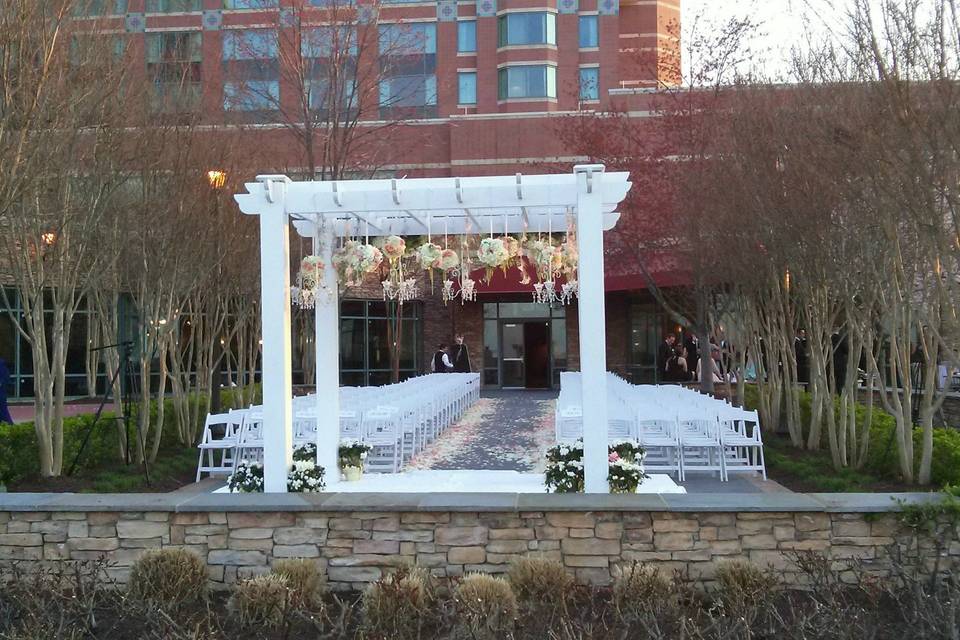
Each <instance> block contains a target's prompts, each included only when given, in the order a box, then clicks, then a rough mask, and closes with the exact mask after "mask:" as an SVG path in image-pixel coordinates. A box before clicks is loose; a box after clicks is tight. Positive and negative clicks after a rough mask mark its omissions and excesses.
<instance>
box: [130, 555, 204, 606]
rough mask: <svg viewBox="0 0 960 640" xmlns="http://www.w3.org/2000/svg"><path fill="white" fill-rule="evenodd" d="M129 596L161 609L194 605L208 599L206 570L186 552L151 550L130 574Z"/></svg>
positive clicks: (138, 560)
mask: <svg viewBox="0 0 960 640" xmlns="http://www.w3.org/2000/svg"><path fill="white" fill-rule="evenodd" d="M127 589H128V593H129V594H130V596H131V597H132V598H134V599H135V600H139V601H140V602H143V603H146V604H149V605H152V606H157V607H161V608H172V607H177V606H179V605H181V604H188V603H192V602H196V601H198V600H200V599H202V598H205V597H206V595H207V567H206V566H205V565H204V563H203V560H201V559H200V557H199V556H197V555H196V554H195V553H191V552H190V551H187V550H185V549H151V550H149V551H146V552H145V553H144V554H143V555H141V556H140V557H139V558H137V560H136V562H134V563H133V567H132V569H131V570H130V581H129V583H128V587H127Z"/></svg>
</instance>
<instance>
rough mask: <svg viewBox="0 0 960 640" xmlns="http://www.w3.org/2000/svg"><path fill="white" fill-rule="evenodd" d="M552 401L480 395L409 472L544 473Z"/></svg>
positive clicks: (699, 482)
mask: <svg viewBox="0 0 960 640" xmlns="http://www.w3.org/2000/svg"><path fill="white" fill-rule="evenodd" d="M556 397H557V394H556V392H555V391H484V392H483V397H481V398H480V400H478V401H477V402H476V403H475V404H474V405H473V406H472V407H470V408H469V409H468V410H467V411H466V412H465V413H464V415H463V417H461V419H460V420H459V421H458V422H457V423H456V424H453V425H451V426H450V427H448V428H447V430H446V431H444V432H443V434H442V435H441V436H440V437H439V438H438V439H437V441H436V442H434V443H432V444H430V445H429V446H428V447H427V449H426V450H425V451H423V452H421V453H420V454H419V455H417V456H416V457H414V459H413V460H411V461H410V463H409V464H408V465H407V468H412V469H491V470H492V469H498V470H510V471H534V472H536V471H542V470H543V468H544V464H543V452H544V451H545V450H546V449H547V447H549V446H551V445H552V444H553V442H554V432H553V410H554V409H553V407H554V400H555V399H556ZM681 485H682V486H683V487H684V488H685V489H686V490H687V493H715V494H720V493H777V492H781V491H788V489H786V488H785V487H783V486H781V485H780V484H779V483H777V482H774V481H772V480H768V481H766V482H764V481H763V480H762V479H760V478H759V477H758V476H753V475H747V474H739V475H738V474H733V475H731V476H730V480H729V481H728V482H720V481H719V480H718V479H717V478H716V477H714V476H713V475H711V474H706V473H699V474H692V475H691V476H690V478H688V479H687V480H686V481H684V482H682V483H681ZM478 490H479V491H482V488H478Z"/></svg>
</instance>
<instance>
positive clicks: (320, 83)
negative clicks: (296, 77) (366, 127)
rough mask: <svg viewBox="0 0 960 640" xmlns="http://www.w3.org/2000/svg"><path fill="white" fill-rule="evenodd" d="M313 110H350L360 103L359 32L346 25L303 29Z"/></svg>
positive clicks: (307, 82)
mask: <svg viewBox="0 0 960 640" xmlns="http://www.w3.org/2000/svg"><path fill="white" fill-rule="evenodd" d="M300 52H301V55H302V56H303V61H304V71H305V75H306V78H305V86H304V90H305V91H306V96H307V104H308V108H309V109H310V110H311V111H317V112H322V113H324V114H329V113H331V112H336V110H337V109H341V110H343V111H346V112H349V111H352V110H353V109H354V108H355V107H356V106H357V93H358V87H357V35H356V31H355V30H354V29H353V28H351V27H347V26H339V27H333V26H323V27H316V28H311V29H304V31H303V37H302V39H301V44H300Z"/></svg>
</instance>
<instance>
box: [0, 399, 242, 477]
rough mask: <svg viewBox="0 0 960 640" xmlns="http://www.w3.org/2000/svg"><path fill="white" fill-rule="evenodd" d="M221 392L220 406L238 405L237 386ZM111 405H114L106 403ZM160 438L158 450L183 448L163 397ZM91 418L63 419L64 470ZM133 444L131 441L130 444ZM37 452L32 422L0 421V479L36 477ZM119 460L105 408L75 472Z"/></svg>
mask: <svg viewBox="0 0 960 640" xmlns="http://www.w3.org/2000/svg"><path fill="white" fill-rule="evenodd" d="M221 393H222V395H221V405H222V406H223V407H233V406H239V402H240V396H239V394H240V391H239V389H224V390H223V391H222V392H221ZM254 393H255V397H259V395H260V391H259V385H258V389H257V390H255V392H254ZM109 406H110V407H112V406H113V405H112V404H111V405H109ZM164 411H165V413H166V415H165V416H164V425H163V437H162V440H161V442H160V449H161V451H170V450H176V449H182V448H183V446H182V445H181V444H180V443H179V442H177V415H176V413H175V411H174V407H173V400H171V399H170V398H167V399H165V400H164ZM150 412H151V420H152V419H153V418H155V417H156V414H157V403H156V402H152V403H151V407H150ZM135 420H136V418H135V417H134V418H133V419H132V420H131V422H130V434H131V436H132V437H136V422H135ZM93 421H94V414H92V413H91V414H84V415H79V416H72V417H68V418H64V420H63V470H64V473H66V472H67V470H68V469H69V468H70V465H71V464H72V463H73V459H74V458H75V457H76V455H77V452H78V451H79V450H80V445H81V443H82V442H83V438H84V436H85V434H86V433H87V430H88V429H89V427H90V425H91V424H92V423H93ZM131 446H133V443H131ZM39 460H40V455H39V451H38V447H37V433H36V430H35V428H34V424H33V423H32V422H21V423H18V424H13V425H11V424H0V482H2V483H4V484H11V483H15V482H19V481H22V480H25V479H28V478H33V477H36V475H37V473H38V470H39V464H40V462H39ZM118 460H119V451H118V444H117V427H116V414H114V413H113V411H104V412H103V415H101V416H100V421H99V422H98V423H97V425H96V426H95V427H94V428H93V431H92V432H91V433H90V440H89V441H88V442H87V447H86V450H85V451H84V453H83V456H82V457H81V458H80V461H79V463H78V465H77V472H78V473H83V472H84V471H90V470H93V469H98V468H102V467H104V466H110V465H112V464H114V463H116V462H117V461H118Z"/></svg>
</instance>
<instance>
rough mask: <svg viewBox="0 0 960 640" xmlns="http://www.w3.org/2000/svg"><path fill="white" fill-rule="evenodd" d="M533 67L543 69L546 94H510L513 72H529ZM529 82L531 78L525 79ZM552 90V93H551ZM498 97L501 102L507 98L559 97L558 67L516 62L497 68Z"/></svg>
mask: <svg viewBox="0 0 960 640" xmlns="http://www.w3.org/2000/svg"><path fill="white" fill-rule="evenodd" d="M531 69H542V70H543V86H544V94H543V95H539V94H530V93H527V94H524V95H510V74H511V72H520V71H523V72H525V73H529V72H530V70H531ZM525 83H529V80H527V81H525ZM551 91H552V94H551ZM497 99H498V100H499V101H500V102H504V101H507V100H556V99H557V67H556V65H554V64H549V63H540V64H514V65H507V66H504V67H500V68H499V69H497Z"/></svg>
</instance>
